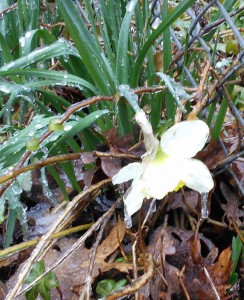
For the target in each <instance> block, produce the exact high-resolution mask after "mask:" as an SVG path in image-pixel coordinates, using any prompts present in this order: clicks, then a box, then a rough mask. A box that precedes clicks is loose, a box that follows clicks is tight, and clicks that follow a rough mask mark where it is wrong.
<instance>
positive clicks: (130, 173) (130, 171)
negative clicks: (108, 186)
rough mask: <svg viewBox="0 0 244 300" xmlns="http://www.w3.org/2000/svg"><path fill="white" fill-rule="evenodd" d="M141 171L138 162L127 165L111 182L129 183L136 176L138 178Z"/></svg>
mask: <svg viewBox="0 0 244 300" xmlns="http://www.w3.org/2000/svg"><path fill="white" fill-rule="evenodd" d="M142 171H143V168H142V165H141V163H139V162H134V163H131V164H128V165H127V166H125V167H123V168H122V169H121V170H119V172H118V173H117V174H116V175H114V176H113V178H112V182H113V184H119V183H122V182H126V181H129V180H131V179H134V178H135V177H137V176H140V175H141V173H142Z"/></svg>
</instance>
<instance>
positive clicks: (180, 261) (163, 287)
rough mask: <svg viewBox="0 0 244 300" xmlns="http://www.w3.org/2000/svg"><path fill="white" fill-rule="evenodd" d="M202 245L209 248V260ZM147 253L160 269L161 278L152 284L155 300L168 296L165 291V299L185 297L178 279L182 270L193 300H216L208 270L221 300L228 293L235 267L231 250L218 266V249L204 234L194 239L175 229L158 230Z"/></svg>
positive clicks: (193, 235) (186, 286)
mask: <svg viewBox="0 0 244 300" xmlns="http://www.w3.org/2000/svg"><path fill="white" fill-rule="evenodd" d="M160 243H161V244H160ZM202 243H204V244H205V246H206V247H207V249H208V255H207V256H206V257H203V255H202V250H201V244H202ZM206 247H205V248H206ZM167 249H174V251H171V253H169V251H168V250H167ZM148 251H149V252H150V253H152V254H153V256H154V259H155V261H156V263H157V270H158V273H156V274H158V275H156V276H155V277H154V279H153V280H152V282H151V284H150V292H151V294H152V299H153V300H158V299H159V295H160V294H161V295H162V294H163V295H165V294H164V293H162V291H163V292H165V293H166V299H171V297H172V295H173V294H176V295H177V296H178V297H183V295H184V294H183V292H182V286H181V284H180V282H179V277H178V276H179V273H180V272H181V270H183V269H184V272H183V274H182V277H181V279H182V280H183V283H184V286H185V288H186V290H187V292H188V294H189V296H190V299H191V300H194V299H201V300H203V299H209V300H211V299H216V295H215V293H214V291H213V289H212V287H211V284H210V282H209V280H208V279H207V278H206V275H205V272H204V268H206V269H207V270H208V272H209V274H210V276H211V279H212V282H213V284H214V286H215V287H216V289H217V291H218V292H219V295H220V297H223V296H224V295H225V294H226V290H227V289H228V288H229V285H228V278H229V275H230V271H231V267H232V263H231V261H230V254H231V252H230V250H225V251H223V252H222V253H221V254H220V256H219V258H218V261H217V262H216V263H215V262H214V261H215V259H216V256H217V255H218V249H217V248H216V247H214V245H213V244H212V242H211V241H210V240H208V239H207V238H205V237H204V236H203V235H202V234H201V233H199V234H198V235H197V237H196V238H195V233H194V232H193V231H187V230H176V229H174V228H171V227H169V226H168V227H166V228H163V229H162V228H161V229H158V230H157V231H155V234H154V236H153V239H152V241H151V242H150V244H149V246H148ZM167 253H168V254H167ZM159 274H163V275H164V277H165V280H166V282H167V284H165V283H164V281H163V280H162V276H161V275H159Z"/></svg>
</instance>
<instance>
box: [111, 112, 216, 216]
mask: <svg viewBox="0 0 244 300" xmlns="http://www.w3.org/2000/svg"><path fill="white" fill-rule="evenodd" d="M140 113H141V114H142V112H139V113H137V114H140ZM141 117H142V115H141V116H140V115H139V118H138V115H137V116H136V119H137V121H138V123H139V125H140V126H141V128H142V131H143V133H144V142H145V146H146V149H147V153H146V154H145V155H144V156H143V158H142V162H141V163H138V162H135V163H131V164H129V165H127V166H125V167H124V168H122V169H121V170H120V171H119V172H118V173H117V174H116V175H115V176H113V178H112V181H113V184H120V183H122V182H126V181H128V180H133V182H132V184H131V187H130V188H129V189H128V190H127V192H126V193H125V195H124V203H125V209H126V213H127V214H128V215H129V216H131V215H133V214H134V213H135V212H136V211H138V210H139V209H140V208H141V206H142V203H143V200H144V199H145V198H147V199H149V198H156V199H162V198H163V197H164V196H165V195H167V194H168V193H169V192H171V191H177V190H178V189H179V188H181V187H183V186H184V185H186V186H187V187H189V188H191V189H193V190H196V191H198V192H199V193H201V194H202V193H208V192H209V191H210V190H211V189H212V188H213V185H214V183H213V179H212V176H211V174H210V172H209V170H208V168H207V166H206V165H205V164H204V163H203V162H201V161H199V160H197V159H193V158H192V157H194V156H195V155H196V154H197V152H198V151H200V150H201V149H202V148H203V147H204V145H205V143H206V141H207V138H208V135H209V128H208V126H207V125H206V124H205V123H204V122H203V121H200V120H193V121H183V122H181V123H178V124H176V125H174V126H172V127H171V128H169V129H168V130H167V131H166V132H165V133H164V134H163V135H162V137H161V140H160V143H158V140H157V139H156V138H155V137H154V136H153V134H152V133H149V131H150V130H149V131H148V128H150V126H149V125H148V124H150V123H149V121H148V120H147V119H146V121H145V118H144V116H143V117H142V118H141ZM145 117H146V116H145ZM138 119H139V120H138ZM141 120H142V122H141ZM144 122H146V123H147V124H146V125H145V124H144ZM142 123H143V124H142ZM148 126H149V127H148ZM145 128H146V129H147V132H146V131H145V130H144V129H145ZM147 134H148V135H149V138H148V137H147ZM153 138H154V139H153ZM149 140H150V141H151V142H152V143H153V144H154V145H151V149H149V146H148V145H147V144H148V143H147V142H148V141H149ZM149 150H150V151H149Z"/></svg>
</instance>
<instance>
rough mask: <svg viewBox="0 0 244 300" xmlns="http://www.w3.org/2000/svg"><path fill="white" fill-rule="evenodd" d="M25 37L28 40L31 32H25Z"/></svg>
mask: <svg viewBox="0 0 244 300" xmlns="http://www.w3.org/2000/svg"><path fill="white" fill-rule="evenodd" d="M25 37H26V38H27V39H28V38H30V37H31V32H30V31H27V32H26V34H25Z"/></svg>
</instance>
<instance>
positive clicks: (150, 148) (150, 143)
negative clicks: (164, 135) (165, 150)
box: [135, 109, 159, 156]
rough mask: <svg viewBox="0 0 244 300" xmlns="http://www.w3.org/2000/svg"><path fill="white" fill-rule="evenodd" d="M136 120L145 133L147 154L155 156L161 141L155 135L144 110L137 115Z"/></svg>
mask: <svg viewBox="0 0 244 300" xmlns="http://www.w3.org/2000/svg"><path fill="white" fill-rule="evenodd" d="M135 119H136V122H137V123H138V124H139V125H140V127H141V130H142V132H143V136H144V144H145V147H146V151H147V154H148V155H150V156H154V155H155V154H156V152H157V149H158V144H159V141H158V139H156V138H155V136H154V134H153V129H152V125H151V123H150V122H149V121H148V119H147V116H146V114H145V112H144V111H143V110H142V109H141V110H140V111H138V112H137V113H136V115H135Z"/></svg>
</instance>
